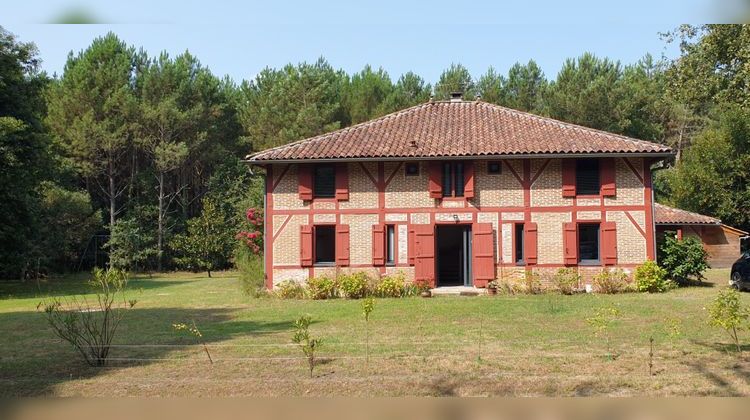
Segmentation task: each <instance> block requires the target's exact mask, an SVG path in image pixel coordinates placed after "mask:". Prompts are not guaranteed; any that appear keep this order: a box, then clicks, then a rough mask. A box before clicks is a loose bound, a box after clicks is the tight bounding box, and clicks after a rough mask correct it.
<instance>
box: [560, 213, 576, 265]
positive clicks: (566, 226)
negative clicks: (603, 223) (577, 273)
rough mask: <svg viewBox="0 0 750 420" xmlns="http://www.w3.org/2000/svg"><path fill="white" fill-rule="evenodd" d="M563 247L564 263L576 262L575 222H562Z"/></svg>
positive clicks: (573, 263)
mask: <svg viewBox="0 0 750 420" xmlns="http://www.w3.org/2000/svg"><path fill="white" fill-rule="evenodd" d="M563 248H564V251H565V253H564V256H565V265H576V264H577V263H578V227H577V226H576V224H575V223H563Z"/></svg>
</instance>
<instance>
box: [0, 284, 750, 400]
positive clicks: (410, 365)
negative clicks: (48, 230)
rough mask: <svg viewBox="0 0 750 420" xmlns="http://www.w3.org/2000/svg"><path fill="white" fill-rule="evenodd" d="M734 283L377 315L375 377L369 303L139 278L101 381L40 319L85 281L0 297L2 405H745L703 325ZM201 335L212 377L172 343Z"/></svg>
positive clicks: (449, 304)
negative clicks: (375, 399) (312, 347)
mask: <svg viewBox="0 0 750 420" xmlns="http://www.w3.org/2000/svg"><path fill="white" fill-rule="evenodd" d="M727 275H728V273H727V271H726V270H712V271H711V272H710V273H709V277H710V278H709V282H707V286H706V287H691V288H684V289H679V290H674V291H671V292H669V293H665V294H655V295H649V294H623V295H575V296H561V295H557V294H545V295H536V296H525V295H518V296H500V297H489V296H481V297H440V298H432V299H423V298H405V299H377V300H376V302H375V310H374V312H373V313H372V315H371V321H370V326H369V330H370V334H369V335H370V342H371V344H370V361H369V364H367V363H365V346H364V341H365V325H364V321H363V316H362V308H361V302H360V301H350V300H343V299H337V300H330V301H307V300H287V301H284V300H278V299H270V298H260V299H252V298H248V297H246V296H244V295H243V294H242V293H241V291H240V285H239V282H238V280H237V279H236V277H235V273H231V272H230V273H220V274H219V275H218V276H215V277H214V278H210V279H209V278H207V277H205V276H204V275H200V274H186V273H177V274H169V275H157V276H154V277H153V278H151V277H148V276H139V277H137V278H135V279H133V280H132V281H131V282H130V290H129V292H128V294H129V297H130V298H135V299H137V300H138V303H137V305H136V306H135V307H134V308H133V309H130V310H128V312H127V314H126V318H125V320H124V321H123V324H122V326H121V329H120V330H119V331H118V335H117V337H116V338H115V342H116V343H117V344H118V347H115V348H114V349H113V351H112V357H113V359H114V360H113V361H112V362H111V364H110V366H109V367H106V368H90V367H88V366H86V365H84V364H83V363H82V361H81V360H80V359H79V357H78V355H77V354H76V353H75V352H74V351H73V349H72V348H71V347H70V346H69V345H68V344H67V343H64V342H62V341H60V340H59V339H57V338H56V337H55V336H54V335H53V334H52V331H51V330H50V328H49V326H48V325H47V324H46V320H45V317H44V315H43V313H40V312H39V311H38V310H37V305H38V303H39V302H40V301H41V300H43V299H45V298H48V297H50V296H68V295H71V294H80V293H86V292H87V287H86V285H85V279H86V276H76V277H72V278H66V279H64V280H58V281H49V282H45V283H41V284H39V285H37V284H33V283H32V284H20V283H17V284H8V283H5V284H0V331H2V332H3V340H2V341H3V352H2V353H0V395H4V396H13V395H40V394H41V395H66V396H67V395H84V396H95V395H149V396H151V395H178V396H184V395H225V396H226V395H368V396H369V395H749V394H750V363H749V362H748V359H747V358H746V357H745V356H744V355H741V356H738V355H737V354H735V353H732V352H731V351H729V350H728V349H729V346H728V340H727V337H726V336H725V335H723V333H722V332H721V331H718V330H715V329H713V328H711V327H709V326H708V325H707V324H706V313H705V312H706V311H705V310H704V307H705V306H706V305H707V304H709V303H710V301H711V299H713V297H714V296H715V295H716V293H717V292H718V290H719V289H721V288H724V287H726V278H727ZM743 301H744V302H745V303H746V304H748V305H750V294H744V295H743ZM610 306H615V307H617V308H618V309H619V310H620V312H621V318H620V319H619V320H618V321H617V322H616V323H615V324H614V325H613V326H612V328H611V330H610V331H609V333H610V341H611V346H612V347H613V348H614V350H615V353H616V354H617V355H618V357H617V358H616V359H615V360H611V358H609V357H607V354H608V353H609V350H608V348H607V346H606V342H605V340H604V338H603V337H596V336H595V335H594V330H593V328H592V327H591V326H590V325H589V324H588V323H587V321H586V319H587V318H590V317H591V316H593V315H594V313H595V312H596V310H597V309H599V308H603V307H610ZM302 314H310V315H311V316H312V318H313V325H312V326H311V327H310V330H311V333H312V334H313V335H314V336H317V337H321V338H323V340H324V342H323V347H322V348H321V351H320V357H321V361H320V363H319V365H318V366H317V367H316V377H315V378H314V379H310V378H309V377H308V376H307V373H306V370H305V360H304V359H303V358H302V352H301V351H300V350H299V349H298V348H296V347H295V346H293V345H292V344H291V336H292V324H293V322H294V320H295V319H296V318H297V317H299V316H300V315H302ZM675 319H676V320H679V329H680V331H681V334H680V336H679V337H676V338H670V337H668V336H667V334H666V332H665V322H666V321H668V320H675ZM193 321H194V322H195V323H196V324H197V325H198V327H199V329H200V330H201V332H202V333H203V335H204V339H205V340H206V342H207V344H208V345H209V349H210V351H211V354H212V357H213V358H214V360H215V363H214V364H213V365H211V364H209V362H208V359H207V358H206V355H205V353H203V352H202V349H201V348H200V347H199V346H196V344H197V342H196V340H195V339H194V338H192V337H189V336H187V335H182V334H177V333H175V332H174V330H173V328H172V324H173V323H178V322H185V323H190V322H193ZM480 326H481V328H480ZM480 330H481V331H480ZM651 336H653V337H654V339H655V353H656V356H655V372H656V374H655V375H653V376H650V375H649V373H648V366H647V363H648V358H647V355H648V341H649V337H651ZM748 342H750V334H747V333H746V336H745V343H748ZM119 346H122V347H119ZM747 350H750V348H748V349H747Z"/></svg>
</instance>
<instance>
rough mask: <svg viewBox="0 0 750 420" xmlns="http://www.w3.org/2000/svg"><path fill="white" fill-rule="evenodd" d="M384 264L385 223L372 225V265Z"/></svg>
mask: <svg viewBox="0 0 750 420" xmlns="http://www.w3.org/2000/svg"><path fill="white" fill-rule="evenodd" d="M383 264H385V225H372V265H383Z"/></svg>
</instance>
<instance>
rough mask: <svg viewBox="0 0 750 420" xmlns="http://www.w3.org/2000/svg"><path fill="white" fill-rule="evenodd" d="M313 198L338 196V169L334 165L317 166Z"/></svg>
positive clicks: (314, 176)
mask: <svg viewBox="0 0 750 420" xmlns="http://www.w3.org/2000/svg"><path fill="white" fill-rule="evenodd" d="M313 196H314V197H316V198H333V197H335V196H336V168H335V167H334V166H333V165H315V172H314V173H313Z"/></svg>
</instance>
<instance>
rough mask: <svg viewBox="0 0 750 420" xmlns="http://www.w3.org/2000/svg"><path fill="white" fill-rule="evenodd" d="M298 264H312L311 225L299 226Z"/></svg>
mask: <svg viewBox="0 0 750 420" xmlns="http://www.w3.org/2000/svg"><path fill="white" fill-rule="evenodd" d="M299 249H300V265H301V266H302V267H310V266H311V265H313V227H312V225H301V226H300V241H299Z"/></svg>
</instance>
